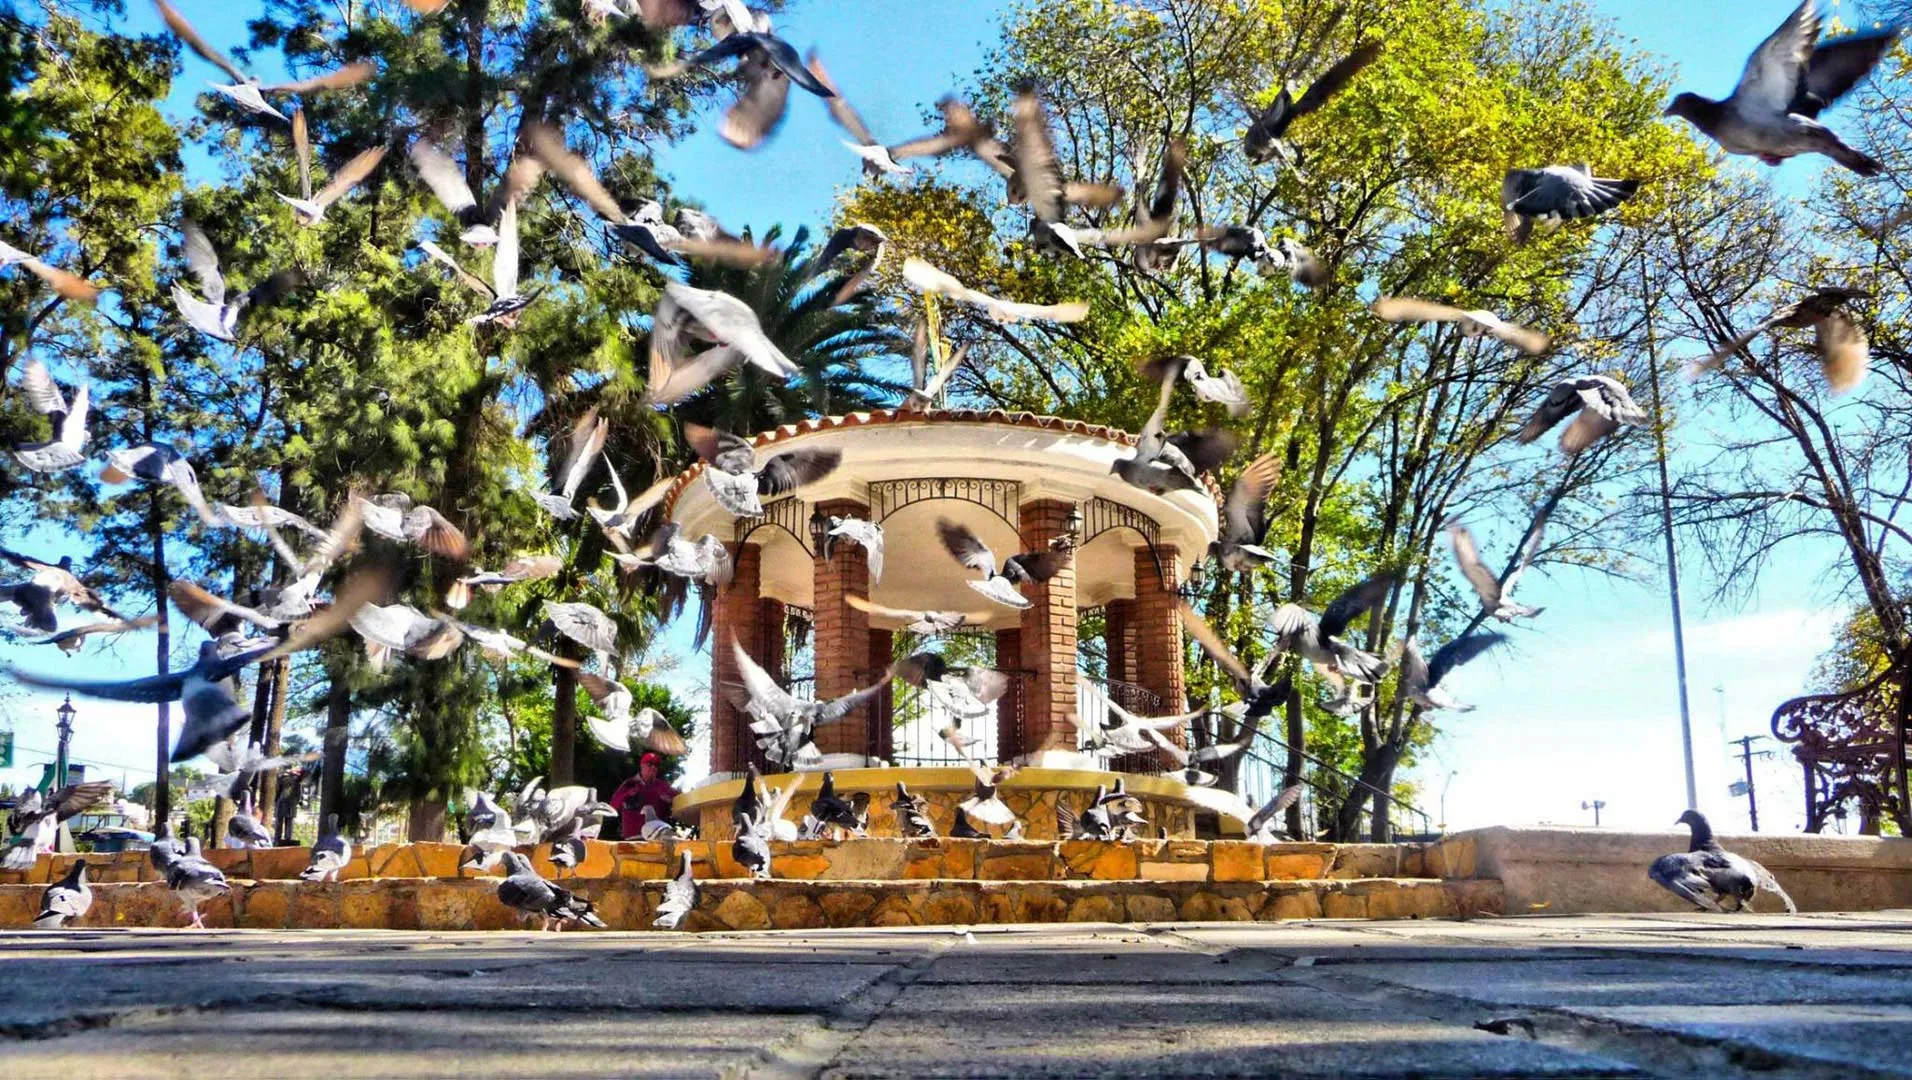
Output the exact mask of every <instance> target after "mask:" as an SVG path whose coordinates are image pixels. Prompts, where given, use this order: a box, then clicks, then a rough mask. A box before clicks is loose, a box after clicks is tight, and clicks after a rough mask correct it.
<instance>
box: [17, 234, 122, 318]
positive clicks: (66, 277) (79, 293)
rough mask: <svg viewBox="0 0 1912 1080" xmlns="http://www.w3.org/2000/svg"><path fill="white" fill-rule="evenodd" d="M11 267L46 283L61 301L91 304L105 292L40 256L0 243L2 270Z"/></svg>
mask: <svg viewBox="0 0 1912 1080" xmlns="http://www.w3.org/2000/svg"><path fill="white" fill-rule="evenodd" d="M9 266H23V267H25V268H26V269H27V271H28V272H29V273H31V274H32V275H33V276H34V277H37V278H39V279H40V280H41V281H44V282H46V283H47V285H48V286H50V287H51V288H52V289H53V291H54V292H55V293H56V294H58V295H59V297H60V298H61V299H63V300H71V301H73V302H74V303H76V304H91V303H93V302H94V301H96V300H98V299H99V297H100V293H101V292H102V291H104V290H102V289H101V288H100V287H99V286H98V285H95V284H93V283H92V282H90V281H88V280H86V279H85V278H83V277H81V276H79V275H78V274H73V273H68V272H67V271H65V270H62V269H60V268H59V267H57V266H54V265H52V264H50V263H48V262H46V261H45V260H43V259H41V258H39V257H38V256H35V255H32V254H29V253H27V252H24V251H21V250H20V249H19V248H17V247H14V246H13V245H12V244H9V243H6V242H5V241H0V269H5V268H6V267H9Z"/></svg>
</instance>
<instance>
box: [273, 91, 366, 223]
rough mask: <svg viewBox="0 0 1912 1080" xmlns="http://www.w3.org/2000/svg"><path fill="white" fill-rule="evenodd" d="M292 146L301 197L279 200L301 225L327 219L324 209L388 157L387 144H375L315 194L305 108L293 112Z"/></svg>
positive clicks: (280, 197)
mask: <svg viewBox="0 0 1912 1080" xmlns="http://www.w3.org/2000/svg"><path fill="white" fill-rule="evenodd" d="M292 148H293V150H294V151H295V152H296V153H297V154H298V157H299V196H298V197H297V198H293V197H292V196H290V195H280V196H279V199H280V201H281V202H284V203H285V204H286V205H287V206H290V207H291V208H292V216H293V217H294V218H295V219H296V220H297V221H298V223H299V224H300V225H304V226H307V227H310V226H313V225H317V224H318V223H319V222H321V221H324V220H325V209H326V207H328V206H331V205H332V204H333V203H335V202H338V201H339V200H340V199H342V198H344V197H345V195H346V193H347V192H349V191H351V190H352V189H353V188H355V187H357V186H359V185H360V184H362V183H364V182H365V178H366V177H368V176H370V175H372V170H373V169H376V168H378V164H379V162H381V161H384V160H385V147H383V146H374V147H372V148H371V149H370V150H364V151H361V152H360V153H358V154H357V155H356V156H354V157H353V158H352V159H351V160H350V161H347V162H346V163H345V164H343V165H341V166H339V169H338V171H337V172H335V173H333V174H332V179H331V180H330V181H329V182H327V183H326V185H325V186H324V187H323V188H320V189H319V192H318V194H316V195H315V194H313V193H312V143H311V140H309V139H308V138H307V137H306V129H305V110H304V109H299V110H298V111H296V112H294V113H293V114H292Z"/></svg>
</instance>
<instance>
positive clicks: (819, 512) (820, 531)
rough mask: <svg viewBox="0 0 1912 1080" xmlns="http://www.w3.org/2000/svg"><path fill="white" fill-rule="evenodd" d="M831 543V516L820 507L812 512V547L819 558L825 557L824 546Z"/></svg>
mask: <svg viewBox="0 0 1912 1080" xmlns="http://www.w3.org/2000/svg"><path fill="white" fill-rule="evenodd" d="M829 541H830V515H828V514H826V513H824V512H823V507H822V506H820V505H819V506H818V507H817V508H816V509H814V510H812V511H810V547H811V550H813V551H815V552H816V553H817V555H818V556H819V557H821V556H822V555H823V548H824V545H825V544H827V543H829Z"/></svg>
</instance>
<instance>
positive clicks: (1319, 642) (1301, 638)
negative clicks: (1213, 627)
mask: <svg viewBox="0 0 1912 1080" xmlns="http://www.w3.org/2000/svg"><path fill="white" fill-rule="evenodd" d="M1398 581H1399V577H1398V575H1396V574H1393V573H1380V574H1375V575H1374V576H1372V577H1370V578H1368V579H1366V580H1365V581H1362V582H1360V583H1358V584H1356V585H1354V586H1351V587H1350V588H1349V589H1348V590H1347V591H1345V592H1343V593H1342V594H1341V595H1340V596H1337V597H1335V598H1334V601H1333V602H1332V603H1330V604H1329V605H1328V606H1327V608H1326V609H1325V610H1323V611H1322V613H1321V614H1320V615H1319V616H1316V615H1315V613H1314V612H1312V611H1309V610H1308V609H1307V608H1304V607H1302V606H1301V605H1299V604H1283V605H1281V606H1280V607H1278V608H1276V609H1275V615H1274V619H1273V621H1272V625H1273V627H1274V631H1275V635H1276V638H1275V651H1276V652H1278V653H1281V652H1292V653H1299V654H1300V655H1301V657H1302V658H1303V659H1305V660H1308V661H1310V662H1311V663H1314V664H1316V665H1319V666H1321V667H1324V668H1327V669H1329V670H1331V671H1334V672H1336V673H1338V674H1341V675H1345V676H1347V677H1348V678H1351V679H1354V680H1356V681H1358V682H1365V683H1371V682H1378V681H1379V680H1380V678H1381V676H1382V674H1383V673H1385V672H1386V671H1387V668H1388V665H1387V662H1386V661H1384V660H1382V659H1380V658H1379V657H1376V656H1375V655H1373V654H1372V653H1367V652H1363V651H1361V650H1360V649H1357V648H1355V647H1354V646H1353V645H1350V644H1348V643H1347V642H1345V641H1343V640H1341V635H1342V633H1343V632H1344V631H1346V630H1347V628H1348V624H1349V623H1351V622H1353V621H1354V620H1355V619H1357V618H1360V617H1361V616H1362V615H1363V614H1364V613H1366V612H1367V611H1368V610H1369V609H1371V608H1373V607H1374V605H1376V604H1378V603H1380V602H1381V600H1382V598H1384V597H1386V596H1387V594H1388V591H1389V590H1391V589H1393V588H1394V586H1395V585H1396V584H1397V583H1398Z"/></svg>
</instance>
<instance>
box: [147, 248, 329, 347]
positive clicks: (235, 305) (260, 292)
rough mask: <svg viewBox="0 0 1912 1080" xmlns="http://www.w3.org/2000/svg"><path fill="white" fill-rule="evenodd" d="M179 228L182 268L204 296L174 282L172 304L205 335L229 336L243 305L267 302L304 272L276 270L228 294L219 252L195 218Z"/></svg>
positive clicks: (300, 281) (286, 290)
mask: <svg viewBox="0 0 1912 1080" xmlns="http://www.w3.org/2000/svg"><path fill="white" fill-rule="evenodd" d="M180 232H181V233H182V234H183V236H184V237H185V239H184V241H183V242H182V244H181V248H182V250H183V251H184V253H185V256H186V268H187V269H188V270H191V271H192V273H193V277H194V278H196V279H197V280H198V282H199V291H200V293H201V294H202V295H204V296H205V299H204V300H201V299H200V298H199V297H197V296H194V295H193V294H192V293H189V292H187V291H186V290H185V289H182V288H180V287H179V286H178V285H174V286H173V306H174V307H176V308H178V309H179V315H180V317H181V318H183V319H185V320H186V324H187V325H188V326H191V327H192V328H193V329H195V330H197V331H199V332H200V333H202V334H205V335H207V336H208V337H214V338H218V339H219V340H220V341H231V340H233V335H234V334H235V333H237V332H238V329H239V316H240V315H242V314H244V313H245V310H246V309H247V308H249V307H252V306H253V305H255V304H268V303H271V302H272V301H274V300H277V299H279V298H280V297H282V296H284V295H286V294H287V293H289V292H291V291H292V290H293V289H296V288H298V287H299V286H300V285H302V284H304V281H305V276H304V275H303V274H301V273H300V272H299V271H297V270H279V271H275V272H274V273H272V274H269V275H267V276H266V278H265V280H264V281H261V282H260V283H259V284H257V285H254V286H253V287H252V288H251V289H248V290H247V291H245V292H242V293H240V294H238V295H237V296H228V295H227V289H226V279H225V276H224V275H223V274H222V273H220V270H219V255H218V253H217V252H215V251H214V250H213V247H212V241H211V240H209V239H207V238H206V234H205V232H204V230H202V229H200V227H199V224H198V223H197V222H194V221H187V222H186V223H185V224H184V225H182V226H181V227H180Z"/></svg>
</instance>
